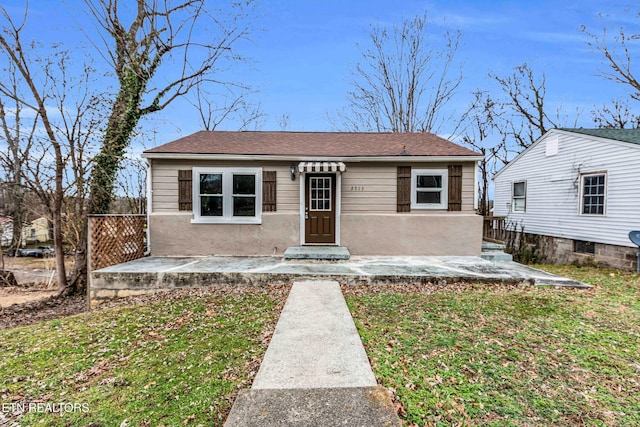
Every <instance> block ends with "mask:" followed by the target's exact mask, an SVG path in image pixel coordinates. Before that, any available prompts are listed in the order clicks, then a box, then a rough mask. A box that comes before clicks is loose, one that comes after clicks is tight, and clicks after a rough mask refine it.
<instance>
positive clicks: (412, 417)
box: [345, 266, 640, 427]
mask: <svg viewBox="0 0 640 427" xmlns="http://www.w3.org/2000/svg"><path fill="white" fill-rule="evenodd" d="M541 268H543V269H545V270H547V271H550V272H552V273H556V274H559V275H564V276H567V277H571V278H573V279H576V280H580V281H583V282H586V283H589V284H592V285H594V286H595V288H594V289H593V290H575V289H555V288H552V289H549V288H534V287H513V286H511V287H505V286H501V285H493V286H492V285H451V286H448V287H438V286H431V285H425V286H420V287H415V288H410V289H409V288H407V287H377V288H366V287H346V288H345V296H346V297H347V304H348V305H349V307H350V309H351V312H352V314H353V317H354V320H355V322H356V326H357V327H358V330H359V331H360V335H361V337H362V340H363V343H364V345H365V348H366V350H367V353H368V355H369V358H370V360H371V364H372V367H373V370H374V373H375V375H376V377H377V378H378V381H379V382H380V383H381V384H382V385H383V386H385V387H387V388H388V389H390V390H391V391H392V392H393V393H394V399H395V400H396V407H397V408H398V410H399V412H400V415H401V418H402V419H403V420H405V421H406V423H407V424H408V425H411V426H421V427H422V426H424V425H428V426H451V425H456V426H457V425H460V426H537V425H557V426H583V425H589V426H632V425H636V426H639V425H640V356H639V355H640V276H639V275H637V274H633V273H624V272H619V271H615V270H604V269H596V268H578V267H573V266H568V267H567V266H565V267H561V266H541Z"/></svg>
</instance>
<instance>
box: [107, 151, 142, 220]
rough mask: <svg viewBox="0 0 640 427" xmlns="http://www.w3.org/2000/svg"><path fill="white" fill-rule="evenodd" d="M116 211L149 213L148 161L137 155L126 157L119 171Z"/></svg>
mask: <svg viewBox="0 0 640 427" xmlns="http://www.w3.org/2000/svg"><path fill="white" fill-rule="evenodd" d="M117 188H118V193H119V194H121V196H119V197H117V198H116V200H118V201H119V202H120V203H118V205H119V206H116V207H115V209H114V210H115V211H116V212H118V213H123V214H145V213H147V193H146V191H147V162H145V161H144V160H143V159H142V158H140V157H139V156H135V155H130V156H127V157H126V158H125V160H124V161H123V163H122V167H121V168H120V170H119V171H118V179H117Z"/></svg>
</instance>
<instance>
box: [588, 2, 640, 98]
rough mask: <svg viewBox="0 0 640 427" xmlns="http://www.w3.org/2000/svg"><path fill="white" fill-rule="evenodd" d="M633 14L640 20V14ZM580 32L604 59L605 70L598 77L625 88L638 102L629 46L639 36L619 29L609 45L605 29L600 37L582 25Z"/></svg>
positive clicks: (639, 85)
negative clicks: (588, 38)
mask: <svg viewBox="0 0 640 427" xmlns="http://www.w3.org/2000/svg"><path fill="white" fill-rule="evenodd" d="M627 12H630V11H627ZM634 14H635V17H636V19H640V12H634ZM580 30H581V31H582V32H583V33H585V34H586V35H587V36H589V37H590V39H591V40H590V41H588V42H587V44H588V45H589V47H591V48H592V49H593V50H594V51H596V52H599V53H600V54H602V56H603V57H604V58H603V61H602V64H603V65H604V66H605V67H607V69H605V70H599V71H600V75H601V76H603V77H604V78H606V79H608V80H611V81H613V82H616V83H620V84H622V85H624V86H626V87H627V89H629V90H630V92H631V94H630V95H631V98H632V99H635V100H636V101H640V81H638V79H637V78H636V77H635V75H634V71H633V69H632V68H633V64H632V58H633V51H632V46H631V43H637V40H638V39H639V38H640V34H638V33H635V34H634V32H632V31H630V30H627V29H625V28H623V27H620V28H619V29H618V31H617V34H616V35H615V36H614V37H613V41H614V43H613V44H609V40H608V39H607V30H606V28H605V29H603V30H602V34H601V35H598V34H595V33H593V32H591V31H589V30H588V29H587V27H586V26H584V25H583V26H582V27H581V28H580Z"/></svg>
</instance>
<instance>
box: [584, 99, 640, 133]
mask: <svg viewBox="0 0 640 427" xmlns="http://www.w3.org/2000/svg"><path fill="white" fill-rule="evenodd" d="M591 117H592V118H593V122H594V123H595V124H596V126H597V127H598V128H601V129H605V128H606V129H624V128H631V129H638V128H640V116H638V115H636V114H635V113H633V111H632V110H631V108H630V106H629V101H628V100H623V99H612V100H611V104H604V105H603V106H602V107H600V108H597V109H594V110H593V111H591Z"/></svg>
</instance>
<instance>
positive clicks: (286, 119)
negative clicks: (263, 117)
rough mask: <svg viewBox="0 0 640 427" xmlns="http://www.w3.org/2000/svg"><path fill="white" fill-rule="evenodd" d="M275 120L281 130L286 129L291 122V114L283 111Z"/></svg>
mask: <svg viewBox="0 0 640 427" xmlns="http://www.w3.org/2000/svg"><path fill="white" fill-rule="evenodd" d="M276 120H277V122H278V126H279V127H280V130H281V131H285V130H287V129H288V128H289V125H290V124H291V116H290V115H289V113H283V114H282V115H280V116H278V117H277V118H276Z"/></svg>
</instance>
